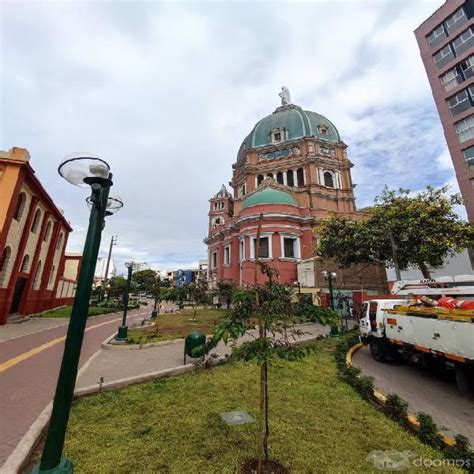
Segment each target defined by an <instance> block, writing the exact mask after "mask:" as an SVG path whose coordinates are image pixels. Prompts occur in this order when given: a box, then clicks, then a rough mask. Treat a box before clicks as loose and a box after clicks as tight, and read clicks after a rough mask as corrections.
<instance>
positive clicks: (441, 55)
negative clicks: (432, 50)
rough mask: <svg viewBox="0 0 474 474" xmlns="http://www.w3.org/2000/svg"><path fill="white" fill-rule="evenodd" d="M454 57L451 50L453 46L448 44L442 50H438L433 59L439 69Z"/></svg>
mask: <svg viewBox="0 0 474 474" xmlns="http://www.w3.org/2000/svg"><path fill="white" fill-rule="evenodd" d="M453 59H454V54H453V52H452V50H451V46H450V45H449V44H448V45H446V46H445V47H444V48H443V49H442V50H440V51H438V52H437V53H436V54H435V55H434V56H433V60H434V62H435V65H436V67H437V68H438V69H442V68H443V67H444V66H446V64H448V63H449V62H450V61H452V60H453Z"/></svg>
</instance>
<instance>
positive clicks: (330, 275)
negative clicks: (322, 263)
mask: <svg viewBox="0 0 474 474" xmlns="http://www.w3.org/2000/svg"><path fill="white" fill-rule="evenodd" d="M321 275H322V276H323V277H324V279H325V280H327V282H328V290H329V305H330V306H331V309H332V310H333V311H334V289H333V286H332V284H333V282H334V280H335V279H336V277H337V274H336V273H334V272H328V271H326V270H324V271H323V272H321ZM340 329H342V328H338V327H331V336H338V335H339V331H340Z"/></svg>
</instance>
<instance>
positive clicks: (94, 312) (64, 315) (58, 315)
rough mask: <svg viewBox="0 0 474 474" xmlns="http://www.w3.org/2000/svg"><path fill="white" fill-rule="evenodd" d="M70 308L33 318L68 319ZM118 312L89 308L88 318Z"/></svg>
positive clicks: (94, 307) (54, 310)
mask: <svg viewBox="0 0 474 474" xmlns="http://www.w3.org/2000/svg"><path fill="white" fill-rule="evenodd" d="M71 310H72V306H64V307H62V308H57V309H52V310H51V311H47V312H46V313H42V314H40V315H38V316H35V318H70V317H71ZM117 311H120V309H119V308H103V307H100V306H90V307H89V316H96V315H98V314H107V313H116V312H117Z"/></svg>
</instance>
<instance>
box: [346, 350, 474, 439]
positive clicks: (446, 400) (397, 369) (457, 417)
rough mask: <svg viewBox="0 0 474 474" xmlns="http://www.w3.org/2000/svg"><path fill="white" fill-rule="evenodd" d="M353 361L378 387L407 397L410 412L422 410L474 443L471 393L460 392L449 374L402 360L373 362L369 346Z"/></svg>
mask: <svg viewBox="0 0 474 474" xmlns="http://www.w3.org/2000/svg"><path fill="white" fill-rule="evenodd" d="M353 364H354V365H355V366H356V367H359V368H360V369H361V370H362V372H363V373H364V374H365V375H371V376H372V377H374V378H375V386H376V387H377V388H378V389H379V390H381V391H382V392H384V393H385V394H389V393H396V394H398V395H399V396H400V397H402V398H404V399H405V400H406V401H408V403H409V404H410V405H409V412H410V413H418V412H420V411H424V412H426V413H428V414H430V415H431V416H432V417H433V419H434V421H435V422H436V423H437V424H438V426H439V427H445V428H446V429H444V431H445V432H446V433H448V434H450V435H451V436H452V435H454V434H457V433H460V434H462V435H464V436H466V437H468V438H469V439H470V441H471V444H472V445H474V395H472V396H470V395H461V394H460V393H459V392H458V390H457V387H456V382H455V381H454V379H453V378H452V377H449V376H446V374H432V373H431V372H429V371H427V370H426V369H423V368H421V367H417V366H412V365H408V364H404V363H402V362H388V363H384V364H383V363H380V362H376V361H375V360H374V359H373V358H372V356H371V355H370V351H369V348H368V347H364V348H363V349H361V350H359V351H358V352H357V353H356V354H355V356H354V358H353Z"/></svg>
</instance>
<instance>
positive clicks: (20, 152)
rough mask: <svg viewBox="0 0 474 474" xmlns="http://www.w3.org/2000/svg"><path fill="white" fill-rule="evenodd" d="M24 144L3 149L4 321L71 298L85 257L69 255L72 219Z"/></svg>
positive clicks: (0, 256) (0, 319) (0, 273)
mask: <svg viewBox="0 0 474 474" xmlns="http://www.w3.org/2000/svg"><path fill="white" fill-rule="evenodd" d="M29 161H30V155H29V153H28V151H27V150H26V149H24V148H17V147H14V148H12V149H11V150H10V151H8V152H4V151H0V325H2V324H5V323H6V322H7V321H8V319H9V316H10V319H11V320H14V319H15V317H17V315H26V314H32V313H38V312H41V311H44V310H46V309H51V308H54V307H57V306H61V305H65V304H71V303H72V301H73V298H74V293H75V286H76V278H77V273H78V269H79V265H80V260H81V257H80V256H77V255H71V256H66V255H65V248H66V244H67V240H68V236H69V233H70V232H71V231H72V228H71V226H70V225H69V222H68V221H67V220H66V219H65V217H64V216H63V214H62V212H61V210H60V209H58V208H57V207H56V205H55V204H54V202H53V201H52V199H51V197H50V196H49V195H48V193H47V192H46V191H45V189H44V188H43V186H42V185H41V183H40V181H39V180H38V178H37V177H36V175H35V172H34V170H33V168H32V167H31V165H30V163H29Z"/></svg>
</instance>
